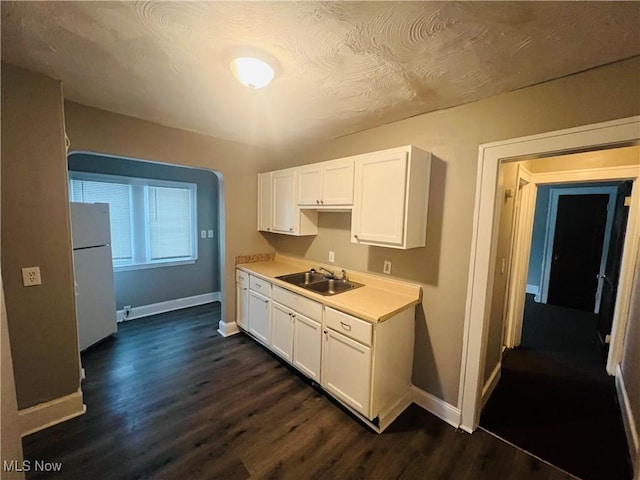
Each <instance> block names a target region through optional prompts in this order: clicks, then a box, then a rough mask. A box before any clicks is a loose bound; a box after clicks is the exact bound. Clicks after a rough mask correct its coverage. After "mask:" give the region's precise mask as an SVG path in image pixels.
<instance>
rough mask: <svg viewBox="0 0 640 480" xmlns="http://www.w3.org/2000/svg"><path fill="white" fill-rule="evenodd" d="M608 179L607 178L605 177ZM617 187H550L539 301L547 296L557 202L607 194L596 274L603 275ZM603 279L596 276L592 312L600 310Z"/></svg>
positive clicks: (543, 300) (542, 301)
mask: <svg viewBox="0 0 640 480" xmlns="http://www.w3.org/2000/svg"><path fill="white" fill-rule="evenodd" d="M607 180H608V179H607ZM617 193H618V188H617V187H577V188H566V187H565V188H562V187H560V186H558V188H551V190H550V198H549V213H548V215H547V226H546V230H545V240H544V252H543V254H542V273H541V275H540V294H539V295H540V302H541V303H547V300H548V297H549V280H550V278H551V261H552V257H553V243H554V241H555V233H556V230H555V229H556V221H557V218H558V202H559V201H560V197H561V196H563V195H590V194H606V195H609V204H608V205H607V219H606V221H605V227H604V241H603V242H602V253H601V255H600V268H599V269H598V274H599V275H603V274H604V269H605V268H606V266H607V254H608V253H609V242H610V240H611V238H610V237H611V228H612V226H613V213H614V210H615V203H616V195H617ZM602 283H603V279H602V277H601V276H598V287H597V291H596V303H595V308H594V313H599V312H600V297H601V296H602Z"/></svg>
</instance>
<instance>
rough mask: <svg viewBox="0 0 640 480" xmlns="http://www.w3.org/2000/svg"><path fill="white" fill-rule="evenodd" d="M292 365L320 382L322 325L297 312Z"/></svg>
mask: <svg viewBox="0 0 640 480" xmlns="http://www.w3.org/2000/svg"><path fill="white" fill-rule="evenodd" d="M294 319H295V330H294V340H293V365H294V366H295V367H296V368H297V369H298V370H300V371H301V372H302V373H304V374H305V375H306V376H307V377H309V378H310V379H311V380H315V381H316V382H318V383H320V358H321V350H322V348H321V346H322V325H321V324H320V322H316V321H315V320H311V319H310V318H307V317H305V316H304V315H301V314H299V313H296V314H295V317H294Z"/></svg>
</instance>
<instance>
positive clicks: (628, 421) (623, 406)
mask: <svg viewBox="0 0 640 480" xmlns="http://www.w3.org/2000/svg"><path fill="white" fill-rule="evenodd" d="M616 392H617V393H618V402H620V411H621V413H622V423H624V431H625V433H626V434H627V444H628V445H629V455H630V456H631V460H632V461H633V462H636V459H637V458H638V454H639V453H640V439H639V438H638V430H637V429H636V422H635V417H634V415H633V410H631V404H630V402H629V395H628V394H627V389H626V387H625V385H624V379H623V378H622V370H621V369H620V365H619V364H618V365H617V366H616ZM638 413H640V412H638ZM634 467H635V469H636V471H637V470H638V469H640V465H637V464H636V465H634Z"/></svg>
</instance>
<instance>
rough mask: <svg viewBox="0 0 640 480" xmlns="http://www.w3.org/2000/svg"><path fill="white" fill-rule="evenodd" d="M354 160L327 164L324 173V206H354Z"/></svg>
mask: <svg viewBox="0 0 640 480" xmlns="http://www.w3.org/2000/svg"><path fill="white" fill-rule="evenodd" d="M353 162H354V161H353V158H351V159H346V160H336V161H332V162H325V163H324V164H323V173H322V199H321V202H322V205H352V204H353Z"/></svg>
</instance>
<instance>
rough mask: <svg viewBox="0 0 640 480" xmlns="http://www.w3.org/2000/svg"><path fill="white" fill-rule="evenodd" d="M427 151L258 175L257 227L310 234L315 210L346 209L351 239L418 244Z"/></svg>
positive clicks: (408, 149) (422, 236) (421, 242)
mask: <svg viewBox="0 0 640 480" xmlns="http://www.w3.org/2000/svg"><path fill="white" fill-rule="evenodd" d="M430 173H431V154H430V153H429V152H425V151H423V150H420V149H418V148H416V147H414V146H412V145H407V146H405V147H398V148H391V149H389V150H383V151H379V152H372V153H366V154H363V155H355V156H352V157H346V158H340V159H337V160H330V161H327V162H320V163H314V164H311V165H303V166H301V167H295V168H287V169H284V170H277V171H274V172H267V173H261V174H259V176H258V230H262V231H266V232H273V233H281V234H287V235H316V234H317V233H318V222H317V219H318V213H317V212H318V211H320V210H327V211H341V210H346V211H348V210H351V211H352V215H351V241H352V242H353V243H361V244H363V245H376V246H380V247H389V248H399V249H407V248H415V247H424V246H425V241H426V232H427V211H428V203H429V177H430Z"/></svg>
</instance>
